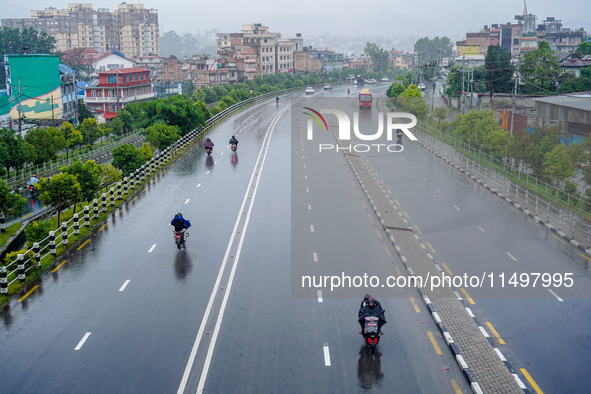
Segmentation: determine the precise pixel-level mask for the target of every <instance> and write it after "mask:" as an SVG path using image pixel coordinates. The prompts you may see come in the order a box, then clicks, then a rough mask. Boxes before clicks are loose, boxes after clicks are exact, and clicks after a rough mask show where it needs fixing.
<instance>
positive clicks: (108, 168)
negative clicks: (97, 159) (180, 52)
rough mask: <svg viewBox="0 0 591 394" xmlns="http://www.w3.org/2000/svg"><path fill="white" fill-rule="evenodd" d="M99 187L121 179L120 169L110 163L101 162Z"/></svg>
mask: <svg viewBox="0 0 591 394" xmlns="http://www.w3.org/2000/svg"><path fill="white" fill-rule="evenodd" d="M101 168H102V169H101V181H100V183H101V187H108V186H110V185H112V184H114V183H117V182H119V180H120V179H121V171H119V170H118V169H116V168H115V167H114V166H113V165H112V164H111V163H107V164H101Z"/></svg>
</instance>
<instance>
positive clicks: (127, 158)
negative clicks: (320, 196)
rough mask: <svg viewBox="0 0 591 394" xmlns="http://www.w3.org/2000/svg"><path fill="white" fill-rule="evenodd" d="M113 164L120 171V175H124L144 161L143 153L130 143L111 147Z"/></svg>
mask: <svg viewBox="0 0 591 394" xmlns="http://www.w3.org/2000/svg"><path fill="white" fill-rule="evenodd" d="M112 163H113V166H114V167H115V168H117V169H118V170H120V171H121V173H122V176H123V177H126V176H128V175H129V174H131V173H132V172H134V171H135V170H137V169H138V168H140V167H141V166H142V165H143V164H144V163H145V159H144V155H143V154H142V152H141V151H140V150H139V148H137V147H135V146H133V145H130V144H123V145H120V146H118V147H117V148H115V149H113V162H112Z"/></svg>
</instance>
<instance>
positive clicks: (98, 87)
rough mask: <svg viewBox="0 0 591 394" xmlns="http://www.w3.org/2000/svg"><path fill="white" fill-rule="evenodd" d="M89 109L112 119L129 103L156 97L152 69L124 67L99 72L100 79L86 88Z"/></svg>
mask: <svg viewBox="0 0 591 394" xmlns="http://www.w3.org/2000/svg"><path fill="white" fill-rule="evenodd" d="M84 96H85V97H84V102H85V103H86V105H87V106H88V109H89V110H90V111H92V112H94V113H96V114H98V115H102V116H103V117H104V118H105V119H107V120H110V119H113V118H114V117H115V115H117V111H119V110H120V109H122V108H125V106H126V105H127V104H129V103H135V102H139V101H150V100H153V99H154V98H155V93H154V91H153V89H152V79H151V74H150V70H146V69H143V68H122V69H116V70H110V71H104V72H101V73H99V79H98V81H95V82H93V83H92V85H90V86H87V87H86V88H84Z"/></svg>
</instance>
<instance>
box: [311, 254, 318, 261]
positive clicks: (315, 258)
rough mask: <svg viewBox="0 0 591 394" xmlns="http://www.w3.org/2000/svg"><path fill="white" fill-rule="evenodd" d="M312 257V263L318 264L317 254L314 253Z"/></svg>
mask: <svg viewBox="0 0 591 394" xmlns="http://www.w3.org/2000/svg"><path fill="white" fill-rule="evenodd" d="M312 256H313V257H314V262H315V263H317V262H318V254H317V253H316V252H314V253H312Z"/></svg>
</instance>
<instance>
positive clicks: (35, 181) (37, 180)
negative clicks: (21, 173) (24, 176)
mask: <svg viewBox="0 0 591 394" xmlns="http://www.w3.org/2000/svg"><path fill="white" fill-rule="evenodd" d="M37 182H39V179H37V178H36V177H35V174H33V175H31V178H30V179H29V180H28V181H27V185H29V186H33V185H35V183H37Z"/></svg>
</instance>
